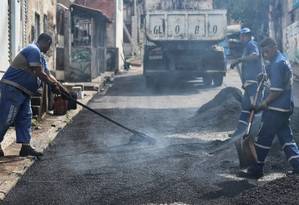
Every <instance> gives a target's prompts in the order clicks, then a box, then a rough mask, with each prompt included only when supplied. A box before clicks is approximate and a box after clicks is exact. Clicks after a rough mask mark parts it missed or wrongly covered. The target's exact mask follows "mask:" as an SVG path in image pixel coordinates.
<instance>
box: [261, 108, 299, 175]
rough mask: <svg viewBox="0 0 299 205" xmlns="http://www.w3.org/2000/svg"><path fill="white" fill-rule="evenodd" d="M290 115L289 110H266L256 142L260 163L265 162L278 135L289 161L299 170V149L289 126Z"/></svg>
mask: <svg viewBox="0 0 299 205" xmlns="http://www.w3.org/2000/svg"><path fill="white" fill-rule="evenodd" d="M290 115H291V113H288V112H278V111H272V110H266V111H264V113H263V116H262V122H263V123H262V128H261V130H260V133H259V135H258V138H257V142H256V143H255V148H256V152H257V158H258V161H257V162H258V164H260V165H263V164H264V161H265V159H266V157H267V155H268V152H269V150H270V148H271V145H272V142H273V139H274V137H275V136H276V135H277V136H278V139H279V142H280V144H281V146H282V149H283V151H284V152H285V154H286V157H287V159H288V161H289V163H290V164H291V165H292V167H293V168H294V169H295V170H299V150H298V146H297V144H296V143H295V141H294V137H293V133H292V130H291V128H290V126H289V124H290Z"/></svg>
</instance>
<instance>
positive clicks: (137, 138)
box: [60, 85, 156, 145]
mask: <svg viewBox="0 0 299 205" xmlns="http://www.w3.org/2000/svg"><path fill="white" fill-rule="evenodd" d="M60 86H62V85H60ZM61 95H63V96H64V97H65V98H67V99H68V100H71V101H73V102H75V103H77V104H78V105H81V106H82V107H84V108H86V109H87V110H89V111H91V112H93V113H94V114H96V115H98V116H100V117H102V118H104V119H106V120H108V121H109V122H112V123H113V124H115V125H117V126H119V127H121V128H123V129H125V130H127V131H129V132H131V133H132V134H133V135H132V136H131V137H130V142H129V144H134V143H141V142H146V143H147V144H150V145H152V144H155V142H156V140H155V139H154V138H152V137H150V136H148V135H146V134H144V133H142V132H139V131H137V130H134V129H131V128H129V127H127V126H125V125H123V124H121V123H119V122H116V121H115V120H113V119H111V118H110V117H108V116H106V115H104V114H102V113H100V112H98V111H96V110H94V109H92V108H90V107H88V106H87V105H84V104H83V103H81V102H79V101H77V100H75V99H74V98H73V97H72V96H70V95H69V94H68V93H66V92H64V91H61Z"/></svg>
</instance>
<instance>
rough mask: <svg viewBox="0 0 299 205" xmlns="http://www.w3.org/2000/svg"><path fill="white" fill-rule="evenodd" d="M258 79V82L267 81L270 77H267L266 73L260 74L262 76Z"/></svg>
mask: <svg viewBox="0 0 299 205" xmlns="http://www.w3.org/2000/svg"><path fill="white" fill-rule="evenodd" d="M256 79H257V81H258V82H261V81H267V79H268V76H267V74H266V73H260V74H258V75H257V77H256Z"/></svg>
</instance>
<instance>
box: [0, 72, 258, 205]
mask: <svg viewBox="0 0 299 205" xmlns="http://www.w3.org/2000/svg"><path fill="white" fill-rule="evenodd" d="M239 85H240V82H239V78H238V76H237V74H236V73H235V72H232V71H230V72H229V73H228V76H227V77H226V79H225V82H224V85H223V87H225V86H237V87H239ZM223 87H221V88H206V87H204V86H203V85H202V82H201V80H200V79H196V78H187V77H186V79H181V80H179V81H176V82H174V83H173V84H171V85H160V86H159V85H157V86H153V87H151V88H147V87H146V86H145V82H144V78H143V76H142V74H141V71H140V70H131V71H130V72H129V73H126V74H123V75H121V76H118V77H117V78H116V79H115V82H114V85H113V87H111V88H110V90H109V91H108V93H107V94H106V95H105V96H101V95H97V96H96V97H95V98H94V99H93V100H92V102H91V103H90V104H89V105H90V106H91V107H92V108H94V109H97V110H98V111H100V112H102V113H104V114H105V115H107V116H109V117H111V118H113V119H114V120H116V121H119V122H121V123H123V124H124V125H127V126H129V127H130V128H133V129H137V130H139V131H141V132H144V133H146V134H148V135H150V136H153V137H154V138H155V139H156V140H157V143H156V144H155V145H147V144H146V143H140V144H128V142H129V140H130V137H131V134H130V133H128V132H127V131H124V130H123V129H121V128H119V127H117V126H115V125H113V124H111V123H109V122H107V121H105V120H104V119H102V118H100V117H97V116H96V115H94V114H93V113H90V112H89V111H86V110H85V111H82V112H81V113H80V114H79V115H78V116H77V117H76V118H75V119H74V120H73V121H72V123H71V124H70V125H69V126H68V127H67V128H65V129H64V130H63V131H62V132H61V133H60V134H59V136H58V137H57V138H56V140H55V141H54V143H53V145H52V146H50V147H49V148H48V150H47V151H46V153H45V157H44V158H43V160H41V161H37V162H36V163H35V164H34V165H33V166H32V167H31V168H30V169H29V170H28V172H27V173H26V174H25V176H24V177H23V178H22V179H21V180H20V181H19V183H18V184H17V186H16V187H15V188H14V189H13V190H12V191H11V192H10V193H9V195H8V196H7V197H6V199H5V202H4V204H166V203H175V202H177V203H178V204H179V203H182V204H183V203H187V204H208V202H209V203H213V202H214V203H218V202H217V200H218V199H219V200H220V199H221V197H224V198H225V197H233V196H235V195H237V194H239V193H240V192H241V191H242V190H244V189H248V188H250V187H252V185H250V184H248V183H247V182H246V181H242V180H238V179H235V178H234V172H235V171H236V168H237V166H238V164H237V161H236V154H235V153H234V151H232V150H233V149H231V150H227V151H226V152H224V153H223V154H221V155H219V156H216V157H211V156H209V155H208V154H207V151H208V150H209V149H210V148H211V147H212V146H213V143H212V142H213V141H214V140H217V139H222V138H223V137H225V136H226V133H219V132H215V133H212V132H211V133H192V132H188V133H187V132H186V133H181V132H178V130H180V129H179V128H180V126H181V122H182V121H184V120H187V119H189V118H191V117H192V116H193V115H194V114H195V112H196V111H197V109H198V108H199V107H200V106H201V105H203V104H204V103H206V102H208V101H209V100H211V99H212V98H213V97H214V96H215V95H216V94H217V93H218V92H219V91H220V90H221V89H222V88H223ZM202 123H205V122H202Z"/></svg>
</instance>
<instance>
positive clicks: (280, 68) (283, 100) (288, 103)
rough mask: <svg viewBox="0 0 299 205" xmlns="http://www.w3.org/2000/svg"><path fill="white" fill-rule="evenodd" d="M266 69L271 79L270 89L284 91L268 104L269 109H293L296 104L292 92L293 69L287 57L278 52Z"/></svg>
mask: <svg viewBox="0 0 299 205" xmlns="http://www.w3.org/2000/svg"><path fill="white" fill-rule="evenodd" d="M266 71H267V75H268V77H269V80H270V88H269V90H270V91H280V92H282V94H281V95H280V96H279V97H278V98H277V99H276V100H274V101H273V102H272V103H270V104H269V105H268V109H269V110H275V111H280V112H290V111H292V109H293V106H294V101H293V94H292V84H293V71H292V68H291V65H290V63H289V62H288V60H287V58H286V57H285V56H284V55H283V54H282V53H281V52H278V53H277V56H276V57H275V58H274V59H273V61H272V62H271V63H270V64H269V65H268V66H267V67H266ZM269 90H268V91H267V95H268V94H269ZM266 97H267V96H266Z"/></svg>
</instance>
